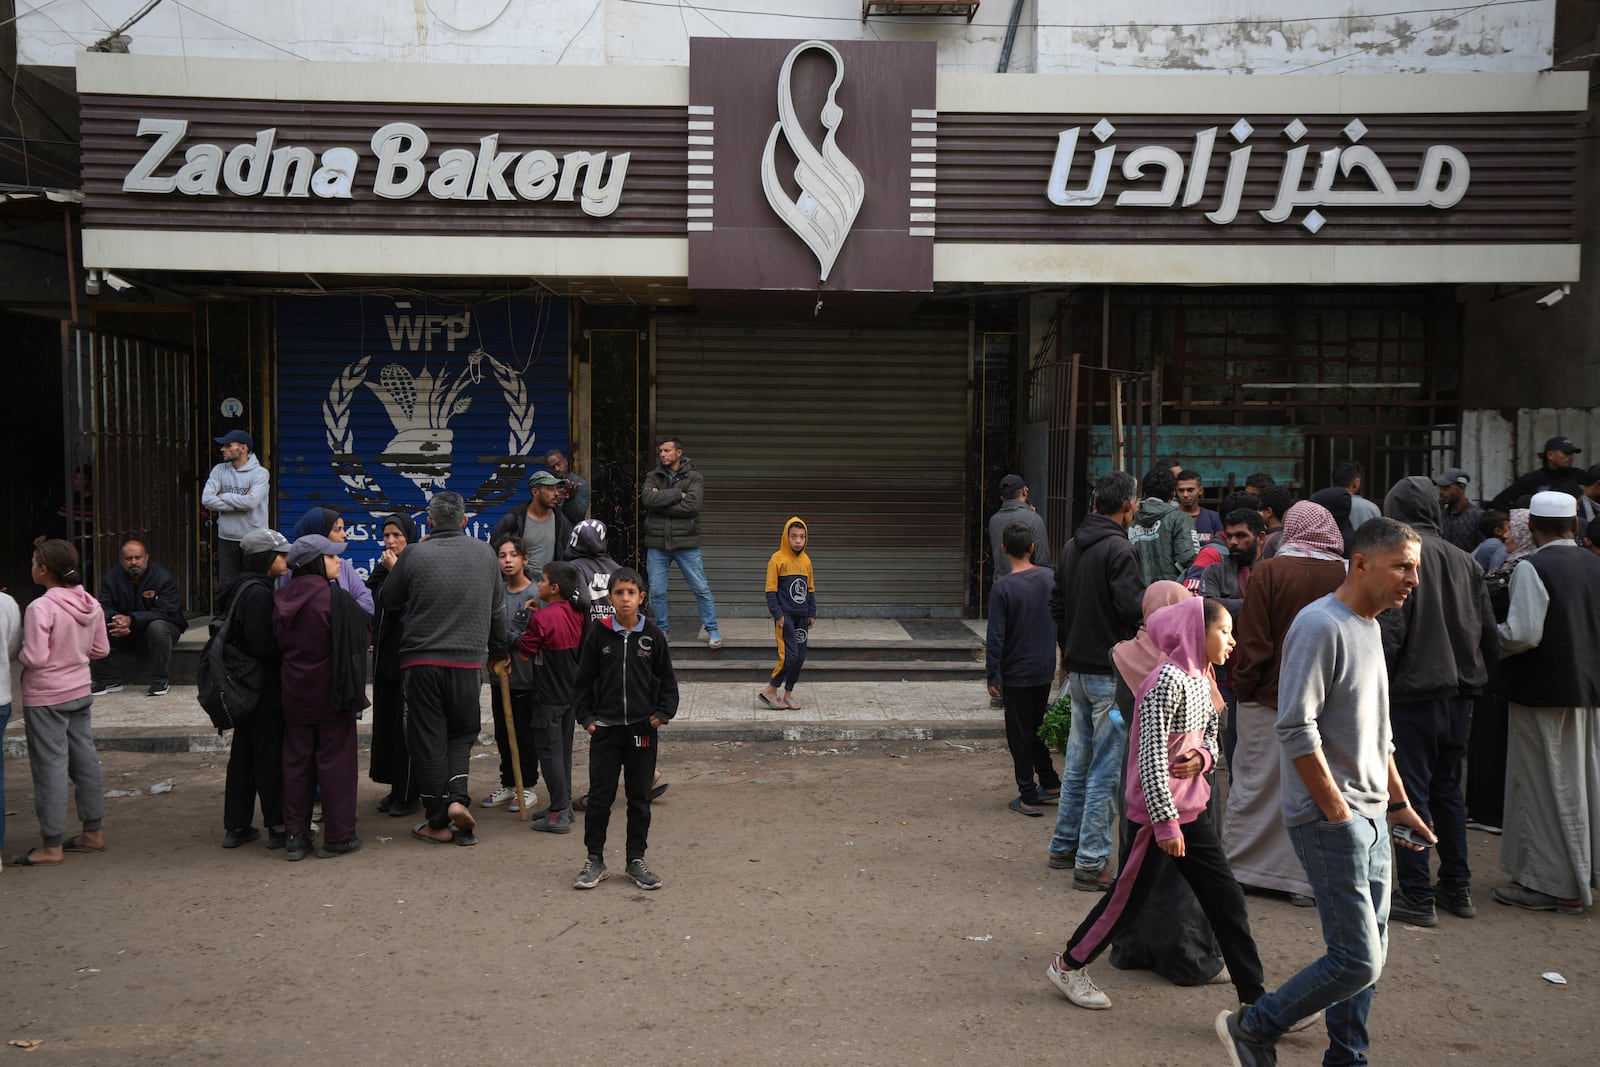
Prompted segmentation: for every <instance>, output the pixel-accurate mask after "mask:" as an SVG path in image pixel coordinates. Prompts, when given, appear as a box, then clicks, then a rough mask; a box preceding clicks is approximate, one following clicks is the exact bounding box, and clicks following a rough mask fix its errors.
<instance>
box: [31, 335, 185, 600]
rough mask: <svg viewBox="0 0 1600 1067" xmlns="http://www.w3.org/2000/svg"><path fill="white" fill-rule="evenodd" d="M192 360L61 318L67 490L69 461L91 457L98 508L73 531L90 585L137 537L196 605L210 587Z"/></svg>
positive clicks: (76, 464)
mask: <svg viewBox="0 0 1600 1067" xmlns="http://www.w3.org/2000/svg"><path fill="white" fill-rule="evenodd" d="M193 363H194V360H193V353H191V352H190V351H189V350H188V349H184V348H178V347H176V346H173V345H170V344H166V343H163V342H158V341H152V340H149V339H147V338H142V337H133V336H130V335H127V334H117V333H111V332H108V331H104V330H96V329H94V328H92V327H89V326H84V325H82V324H75V323H71V322H62V324H61V384H62V398H63V399H62V404H63V410H62V416H63V418H62V421H63V424H64V440H63V442H62V445H63V448H64V449H65V455H66V456H68V457H69V459H70V462H69V463H68V464H67V465H66V466H67V484H66V486H65V487H64V491H63V497H62V499H64V500H71V499H73V496H72V484H71V479H72V471H73V470H74V469H77V468H82V467H85V466H89V467H91V468H92V478H93V490H94V491H93V505H92V506H93V516H92V519H91V520H90V521H88V522H85V523H81V524H80V526H79V530H78V533H77V536H76V538H75V539H76V540H77V541H78V552H79V555H80V556H83V557H84V559H85V563H86V564H87V565H86V566H85V567H84V568H83V569H84V574H85V575H86V577H87V578H88V579H89V580H90V583H92V584H91V589H90V591H91V592H96V593H97V592H99V588H98V583H99V579H98V576H99V575H103V574H105V573H106V569H107V568H108V567H114V566H117V565H118V563H117V561H118V558H119V556H118V553H119V549H120V548H121V547H122V543H123V542H124V541H126V540H128V539H130V538H138V539H139V540H141V541H144V542H145V545H146V547H147V548H148V549H149V551H150V557H151V559H153V560H155V561H156V562H158V563H160V564H161V565H162V566H164V567H166V568H167V569H168V570H170V571H172V573H173V574H175V575H176V576H177V578H178V585H179V587H180V588H181V590H182V592H183V598H184V611H185V612H186V613H190V614H192V613H193V612H194V611H195V610H196V605H197V604H205V603H207V602H208V600H207V594H209V592H210V591H209V589H202V588H201V587H200V583H199V581H198V576H199V574H200V573H201V568H200V553H199V550H198V546H197V531H198V527H199V523H198V522H197V519H196V516H197V514H198V512H197V508H198V503H197V498H198V496H199V481H200V477H201V475H200V474H199V473H198V472H197V471H196V469H195V463H194V459H193V456H194V432H193V425H194V415H193V409H194V403H193ZM207 451H209V450H207ZM206 573H209V567H208V568H206Z"/></svg>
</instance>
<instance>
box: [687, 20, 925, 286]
mask: <svg viewBox="0 0 1600 1067" xmlns="http://www.w3.org/2000/svg"><path fill="white" fill-rule="evenodd" d="M935 58H936V50H935V46H934V45H933V44H932V43H922V42H916V43H907V42H863V41H837V42H822V41H810V42H796V41H771V40H725V39H703V38H696V39H695V40H694V41H692V42H691V45H690V52H689V104H690V106H689V136H690V145H689V182H690V185H689V285H690V287H691V288H694V289H700V290H751V289H765V290H804V291H818V292H819V293H837V292H858V293H868V292H890V293H895V292H901V293H904V292H929V291H931V290H932V288H933V229H932V226H933V222H932V198H933V192H932V188H933V186H932V177H931V170H932V168H933V166H934V163H933V156H934V152H935V151H936V147H935V133H934V126H935V121H936V112H935V110H934V108H935V94H936V80H935ZM917 142H924V143H921V144H919V143H917ZM916 157H923V158H916ZM913 170H927V171H929V172H930V174H929V175H928V176H926V179H925V180H919V176H914V175H913ZM917 184H921V185H925V186H926V189H925V190H919V189H917V188H914V185H917ZM919 200H926V201H927V202H928V203H927V210H925V211H924V210H921V209H922V207H923V205H920V204H917V203H915V201H919ZM919 216H926V217H925V218H919Z"/></svg>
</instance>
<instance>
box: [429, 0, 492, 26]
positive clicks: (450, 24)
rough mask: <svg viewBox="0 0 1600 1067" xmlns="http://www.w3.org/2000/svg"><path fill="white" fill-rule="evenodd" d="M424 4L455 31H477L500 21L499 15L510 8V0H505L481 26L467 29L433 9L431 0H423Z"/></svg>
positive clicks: (431, 12)
mask: <svg viewBox="0 0 1600 1067" xmlns="http://www.w3.org/2000/svg"><path fill="white" fill-rule="evenodd" d="M425 6H426V7H427V9H428V14H430V15H432V16H433V17H434V18H435V19H437V20H438V21H439V22H442V23H444V25H445V26H446V27H448V28H449V29H452V30H455V31H456V32H457V33H479V32H481V31H483V30H486V29H488V28H489V27H490V26H493V25H494V24H495V23H497V22H499V21H500V16H501V15H504V14H505V13H506V12H507V11H508V10H510V8H511V0H506V2H505V3H503V4H501V5H500V10H499V11H497V12H495V16H494V18H492V19H490V20H489V21H488V22H485V23H484V24H483V25H482V26H474V27H472V28H471V29H467V28H466V27H465V26H457V25H456V24H455V23H453V22H451V21H450V20H449V19H447V18H445V17H444V16H443V15H441V14H439V13H438V12H437V11H435V10H434V9H433V0H425Z"/></svg>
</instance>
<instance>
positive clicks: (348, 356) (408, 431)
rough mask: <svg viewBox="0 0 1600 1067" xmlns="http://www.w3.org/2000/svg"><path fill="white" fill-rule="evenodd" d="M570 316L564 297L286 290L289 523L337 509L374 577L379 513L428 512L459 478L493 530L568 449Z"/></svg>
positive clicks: (363, 566) (283, 435)
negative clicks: (316, 509)
mask: <svg viewBox="0 0 1600 1067" xmlns="http://www.w3.org/2000/svg"><path fill="white" fill-rule="evenodd" d="M568 316H569V309H568V305H567V302H566V301H564V300H558V299H553V298H552V299H547V300H533V299H497V300H489V301H486V302H483V303H480V304H477V305H471V306H469V305H464V304H462V303H461V302H460V301H456V300H446V299H443V298H437V297H428V296H407V297H389V296H357V297H343V296H340V297H307V298H299V297H296V298H285V299H282V300H279V301H278V304H277V342H278V388H277V393H278V412H277V414H278V434H277V444H278V448H277V455H276V456H275V457H273V462H272V464H271V465H272V468H273V470H272V474H273V486H272V488H273V493H274V494H275V496H276V498H277V514H278V523H279V528H280V529H282V530H283V532H284V533H285V534H286V535H287V534H289V533H290V532H291V531H292V530H293V528H294V525H295V523H296V522H297V521H298V520H299V518H300V516H301V515H303V514H304V513H305V512H306V510H307V509H309V508H311V507H313V506H321V507H329V508H333V509H335V510H337V511H338V512H339V513H340V514H341V515H343V516H344V520H345V527H346V529H347V531H348V534H349V541H350V546H351V547H350V549H349V552H348V556H349V558H350V560H351V562H353V563H354V564H355V565H356V569H357V570H359V571H360V572H361V573H362V574H363V575H365V574H366V573H368V572H369V571H370V569H371V567H372V564H373V563H374V562H375V561H376V560H377V558H378V555H379V554H380V552H381V550H382V549H381V534H382V528H381V525H380V521H381V518H382V517H383V516H385V515H390V514H393V513H395V512H402V511H403V512H405V513H407V514H409V515H411V516H412V517H414V518H418V519H420V518H421V517H422V514H423V512H424V511H425V509H426V508H427V502H428V500H429V499H430V498H431V497H432V496H433V494H434V493H436V492H440V491H443V490H446V489H448V490H453V491H455V492H458V493H460V494H461V495H462V496H463V497H464V498H465V499H466V501H467V511H468V514H469V516H471V519H470V521H469V523H468V531H469V532H471V533H472V534H474V535H475V536H478V537H482V538H487V537H488V534H489V530H490V529H491V528H492V527H493V525H494V523H495V521H496V520H497V519H499V517H500V516H501V515H503V514H504V513H505V512H506V511H507V510H509V509H510V508H511V507H512V506H514V501H515V500H520V499H525V498H526V495H527V490H526V484H527V476H528V473H529V471H531V470H532V469H534V468H536V467H539V466H542V465H543V463H544V455H545V453H546V452H547V451H548V450H549V449H551V448H560V449H566V448H567V447H568V434H569V430H568V416H567V412H568V405H567V385H568V333H569V321H568Z"/></svg>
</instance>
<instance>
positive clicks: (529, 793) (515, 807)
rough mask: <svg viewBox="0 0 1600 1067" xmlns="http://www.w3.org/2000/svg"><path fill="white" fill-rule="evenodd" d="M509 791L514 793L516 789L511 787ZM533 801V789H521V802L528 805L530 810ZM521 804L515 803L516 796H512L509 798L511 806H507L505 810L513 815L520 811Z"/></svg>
mask: <svg viewBox="0 0 1600 1067" xmlns="http://www.w3.org/2000/svg"><path fill="white" fill-rule="evenodd" d="M511 792H512V793H513V794H515V793H516V790H515V789H513V790H512V791H511ZM533 802H534V793H533V790H531V789H524V790H523V791H522V804H526V805H527V806H528V810H529V811H532V810H533ZM522 804H518V803H517V798H516V797H515V796H512V798H511V806H510V807H508V808H507V809H506V810H507V811H509V812H511V813H512V814H513V815H515V814H517V813H518V812H520V811H522Z"/></svg>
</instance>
